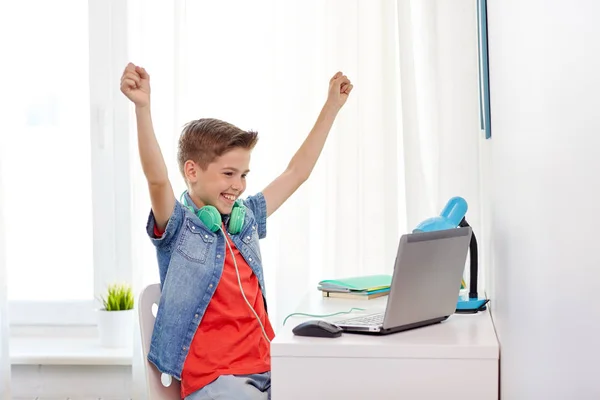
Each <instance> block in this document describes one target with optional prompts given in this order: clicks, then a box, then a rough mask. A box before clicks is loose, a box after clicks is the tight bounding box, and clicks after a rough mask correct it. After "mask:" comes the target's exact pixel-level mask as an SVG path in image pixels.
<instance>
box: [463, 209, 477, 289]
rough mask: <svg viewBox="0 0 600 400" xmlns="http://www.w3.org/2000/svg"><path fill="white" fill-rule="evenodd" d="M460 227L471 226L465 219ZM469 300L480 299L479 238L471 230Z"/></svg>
mask: <svg viewBox="0 0 600 400" xmlns="http://www.w3.org/2000/svg"><path fill="white" fill-rule="evenodd" d="M459 226H460V227H466V226H471V225H469V223H468V222H467V220H466V219H465V218H463V219H462V220H461V221H460V224H459ZM469 256H470V258H469V277H470V278H469V281H470V282H469V299H477V298H479V294H478V293H477V273H478V271H479V264H478V252H477V238H476V237H475V232H473V231H472V230H471V241H470V242H469Z"/></svg>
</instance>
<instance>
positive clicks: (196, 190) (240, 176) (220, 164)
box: [190, 147, 250, 214]
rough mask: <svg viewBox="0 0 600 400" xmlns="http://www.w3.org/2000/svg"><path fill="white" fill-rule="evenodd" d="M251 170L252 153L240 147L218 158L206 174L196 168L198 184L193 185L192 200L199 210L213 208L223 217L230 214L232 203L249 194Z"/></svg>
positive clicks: (207, 169)
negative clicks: (247, 186)
mask: <svg viewBox="0 0 600 400" xmlns="http://www.w3.org/2000/svg"><path fill="white" fill-rule="evenodd" d="M249 166H250V150H247V149H243V148H239V147H238V148H235V149H232V150H230V151H228V152H227V153H225V154H223V155H222V156H221V157H218V158H216V159H215V160H214V161H213V162H211V163H210V164H209V165H208V167H207V168H206V170H202V168H200V166H199V165H196V166H195V170H196V171H195V172H196V179H195V182H190V184H191V188H192V192H193V194H192V199H193V200H194V202H195V203H196V205H197V206H198V207H202V206H205V205H212V206H215V207H216V208H217V210H219V212H220V213H221V214H230V213H231V209H232V208H233V203H234V202H235V200H236V199H237V198H238V197H240V196H241V195H242V193H244V191H245V190H246V175H247V174H248V172H250V170H249ZM198 203H201V204H198Z"/></svg>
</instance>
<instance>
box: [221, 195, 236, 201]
mask: <svg viewBox="0 0 600 400" xmlns="http://www.w3.org/2000/svg"><path fill="white" fill-rule="evenodd" d="M223 197H225V198H226V199H227V200H235V197H234V196H229V195H227V194H224V195H223Z"/></svg>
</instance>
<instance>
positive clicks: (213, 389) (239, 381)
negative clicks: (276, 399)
mask: <svg viewBox="0 0 600 400" xmlns="http://www.w3.org/2000/svg"><path fill="white" fill-rule="evenodd" d="M228 399H232V400H271V372H265V373H262V374H251V375H221V376H220V377H218V378H217V379H216V380H214V381H213V382H211V383H209V384H208V385H206V386H204V387H203V388H202V389H200V390H198V391H197V392H194V393H192V394H190V395H189V396H187V397H186V398H185V400H228Z"/></svg>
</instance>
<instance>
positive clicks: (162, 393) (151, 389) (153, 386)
mask: <svg viewBox="0 0 600 400" xmlns="http://www.w3.org/2000/svg"><path fill="white" fill-rule="evenodd" d="M159 300H160V285H159V284H158V283H155V284H152V285H148V286H147V287H145V288H144V289H143V290H142V293H141V294H140V301H139V303H138V304H139V307H138V312H139V319H140V333H141V337H142V353H143V356H144V372H145V373H144V375H145V377H146V388H147V390H148V397H149V400H181V392H180V385H179V381H178V380H177V379H175V378H172V377H167V376H166V375H165V376H164V377H163V379H164V380H165V384H168V383H169V382H168V381H170V385H169V386H168V387H165V385H164V384H163V381H162V380H161V375H162V373H161V372H160V371H159V370H158V369H156V366H155V365H154V364H152V363H151V362H150V361H148V352H149V351H150V341H151V339H152V331H153V330H154V320H155V319H156V317H155V316H154V314H153V313H152V306H153V305H154V304H156V306H157V307H158V304H159ZM167 378H168V379H167Z"/></svg>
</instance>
